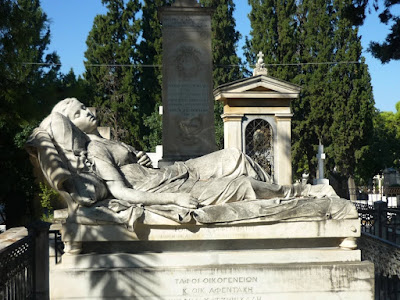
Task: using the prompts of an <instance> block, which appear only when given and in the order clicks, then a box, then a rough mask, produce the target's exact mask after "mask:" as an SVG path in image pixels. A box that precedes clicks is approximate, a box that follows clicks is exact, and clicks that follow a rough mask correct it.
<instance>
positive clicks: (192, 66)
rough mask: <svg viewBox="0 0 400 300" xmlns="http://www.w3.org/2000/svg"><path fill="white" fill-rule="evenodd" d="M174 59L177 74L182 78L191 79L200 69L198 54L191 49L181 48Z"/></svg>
mask: <svg viewBox="0 0 400 300" xmlns="http://www.w3.org/2000/svg"><path fill="white" fill-rule="evenodd" d="M177 52H178V53H177V55H176V58H175V62H176V68H177V70H178V74H179V76H180V77H182V78H185V79H187V78H192V77H194V76H195V75H196V74H197V73H198V72H199V71H200V69H201V61H200V58H199V56H200V52H199V51H197V50H196V49H195V48H193V47H182V48H180V49H179V50H178V51H177Z"/></svg>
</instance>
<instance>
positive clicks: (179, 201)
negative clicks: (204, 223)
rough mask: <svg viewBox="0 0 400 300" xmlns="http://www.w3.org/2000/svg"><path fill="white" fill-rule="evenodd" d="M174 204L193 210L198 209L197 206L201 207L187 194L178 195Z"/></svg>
mask: <svg viewBox="0 0 400 300" xmlns="http://www.w3.org/2000/svg"><path fill="white" fill-rule="evenodd" d="M174 204H175V205H178V206H182V207H186V208H192V209H195V208H197V206H198V205H199V203H198V202H197V200H196V199H195V198H193V197H192V196H190V194H186V193H177V194H176V198H175V199H174Z"/></svg>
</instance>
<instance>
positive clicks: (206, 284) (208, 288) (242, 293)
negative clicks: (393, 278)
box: [50, 219, 374, 300]
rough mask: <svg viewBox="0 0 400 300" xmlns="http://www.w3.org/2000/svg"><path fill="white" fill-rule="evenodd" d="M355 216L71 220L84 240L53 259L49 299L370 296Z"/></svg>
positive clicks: (72, 232) (67, 232) (70, 231)
mask: <svg viewBox="0 0 400 300" xmlns="http://www.w3.org/2000/svg"><path fill="white" fill-rule="evenodd" d="M359 235H360V223H359V221H358V220H357V219H350V220H328V221H318V222H315V221H314V222H287V223H275V224H271V223H269V224H267V223H263V222H262V221H260V220H258V221H253V222H238V223H235V224H230V225H212V226H204V225H198V224H186V225H175V226H174V225H173V224H172V223H171V224H169V225H168V224H166V225H146V224H138V226H137V227H136V233H133V232H127V231H126V230H124V229H123V227H122V226H116V225H108V226H107V225H103V226H90V225H78V224H76V225H72V224H69V225H64V227H63V237H64V238H65V239H66V240H68V236H70V237H71V236H74V238H75V240H76V241H81V242H82V243H83V249H82V250H83V251H82V254H79V255H64V256H63V257H62V263H61V264H57V265H52V267H51V274H50V279H51V289H50V290H51V299H77V298H80V299H109V298H115V299H141V300H144V299H146V300H148V299H154V300H155V299H168V300H172V299H174V300H178V299H179V300H189V299H196V300H198V299H201V300H211V299H212V300H222V299H257V300H258V299H263V300H267V299H268V300H270V299H277V300H281V299H282V300H283V299H307V300H308V299H349V300H350V299H351V300H354V299H360V300H361V299H363V300H365V299H370V300H372V299H373V294H374V292H373V291H374V268H373V264H371V263H369V262H361V253H360V250H357V249H354V247H355V243H354V241H355V238H356V237H358V236H359Z"/></svg>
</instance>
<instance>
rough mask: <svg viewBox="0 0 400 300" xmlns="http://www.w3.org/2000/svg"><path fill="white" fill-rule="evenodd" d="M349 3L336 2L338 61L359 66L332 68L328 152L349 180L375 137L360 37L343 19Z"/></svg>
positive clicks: (341, 172) (372, 111)
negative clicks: (329, 143) (372, 137)
mask: <svg viewBox="0 0 400 300" xmlns="http://www.w3.org/2000/svg"><path fill="white" fill-rule="evenodd" d="M349 3H350V1H349V0H341V1H338V0H336V1H334V18H335V22H334V24H335V35H334V39H333V41H334V49H335V61H338V62H340V61H342V62H346V61H351V62H359V63H356V64H354V63H350V64H336V65H333V66H332V69H331V76H330V78H331V81H332V83H331V89H332V96H333V101H332V114H333V120H332V125H331V128H330V134H331V140H332V141H331V145H330V147H329V148H328V149H327V153H328V155H329V153H330V155H329V156H332V157H333V160H334V162H332V164H331V166H335V167H336V168H337V169H338V171H339V172H340V174H341V175H342V176H345V177H346V178H348V177H353V176H354V175H355V173H356V167H357V164H358V162H359V161H360V160H361V159H362V157H363V156H364V155H366V154H367V151H368V150H369V145H368V143H369V139H368V138H369V137H371V136H372V135H373V123H372V122H373V116H374V100H373V96H372V86H371V78H370V75H369V72H368V67H367V65H366V64H365V60H364V58H362V57H361V50H362V48H361V37H359V36H358V30H357V28H354V27H353V26H351V22H350V21H349V19H347V18H345V17H344V16H343V14H344V12H345V8H346V7H347V6H348V5H349ZM360 166H361V165H360Z"/></svg>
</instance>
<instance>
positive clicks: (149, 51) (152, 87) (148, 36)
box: [138, 0, 172, 150]
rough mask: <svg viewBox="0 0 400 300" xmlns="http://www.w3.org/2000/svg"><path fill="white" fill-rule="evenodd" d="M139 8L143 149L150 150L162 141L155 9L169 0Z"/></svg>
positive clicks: (158, 31) (158, 32)
mask: <svg viewBox="0 0 400 300" xmlns="http://www.w3.org/2000/svg"><path fill="white" fill-rule="evenodd" d="M143 2H144V3H143V8H142V12H143V15H142V21H141V28H142V36H141V42H140V44H139V47H138V52H139V53H138V54H139V60H140V63H141V64H142V65H144V66H143V67H141V68H140V80H139V81H138V86H139V96H140V101H141V103H142V105H143V108H144V109H143V112H144V115H143V119H144V124H145V125H146V129H145V131H144V141H145V143H146V145H145V146H146V148H145V149H146V150H150V149H153V150H154V147H155V146H156V145H159V144H161V142H162V118H161V116H160V114H159V106H160V105H162V99H161V94H162V93H161V86H162V70H161V67H160V66H161V64H162V34H161V24H160V21H159V19H158V16H157V9H158V8H159V7H162V6H166V5H169V4H170V3H171V2H172V1H171V0H144V1H143Z"/></svg>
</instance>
